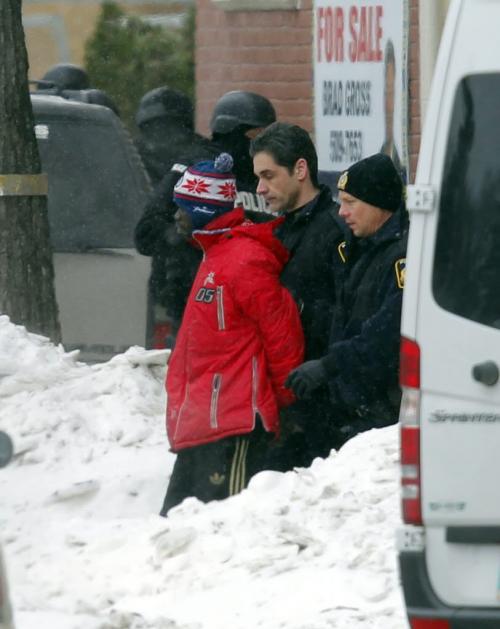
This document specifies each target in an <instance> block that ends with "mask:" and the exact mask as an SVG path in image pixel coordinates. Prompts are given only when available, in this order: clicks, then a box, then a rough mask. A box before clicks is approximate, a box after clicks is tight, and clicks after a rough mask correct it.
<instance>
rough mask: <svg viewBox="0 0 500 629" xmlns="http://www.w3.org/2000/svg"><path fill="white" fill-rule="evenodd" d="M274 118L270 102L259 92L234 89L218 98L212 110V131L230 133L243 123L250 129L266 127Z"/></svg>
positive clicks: (274, 113) (274, 114)
mask: <svg viewBox="0 0 500 629" xmlns="http://www.w3.org/2000/svg"><path fill="white" fill-rule="evenodd" d="M275 120H276V112H275V111H274V107H273V106H272V104H271V102H270V101H269V100H268V99H267V98H266V97H265V96H261V95H260V94H255V93H254V92H243V91H240V90H235V91H233V92H227V93H226V94H224V95H223V96H221V97H220V98H219V100H218V101H217V103H216V104H215V107H214V110H213V112H212V119H211V120H210V128H211V130H212V133H221V134H226V133H231V131H233V130H234V129H235V128H236V127H238V126H240V125H244V126H247V127H249V128H250V129H255V128H257V127H267V126H268V125H270V124H271V123H272V122H275Z"/></svg>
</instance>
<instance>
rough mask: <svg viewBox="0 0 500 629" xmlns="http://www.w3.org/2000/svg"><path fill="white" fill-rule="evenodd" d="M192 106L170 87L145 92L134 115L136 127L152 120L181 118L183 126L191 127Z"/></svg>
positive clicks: (186, 97) (183, 95)
mask: <svg viewBox="0 0 500 629" xmlns="http://www.w3.org/2000/svg"><path fill="white" fill-rule="evenodd" d="M193 116H194V112H193V105H192V103H191V100H190V99H189V97H188V96H186V95H185V94H183V93H182V92H179V91H178V90H174V89H172V88H170V87H166V86H163V87H156V88H155V89H153V90H150V91H149V92H146V94H144V96H143V97H142V98H141V100H140V102H139V108H138V109H137V113H136V115H135V122H136V124H137V126H139V127H140V126H141V125H142V124H144V123H145V122H149V121H150V120H153V119H154V118H181V119H182V120H183V122H184V124H185V125H187V126H190V127H192V126H193Z"/></svg>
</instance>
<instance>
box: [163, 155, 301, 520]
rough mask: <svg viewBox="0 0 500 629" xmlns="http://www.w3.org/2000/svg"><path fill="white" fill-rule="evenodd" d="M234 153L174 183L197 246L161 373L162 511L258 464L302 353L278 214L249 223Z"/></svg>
mask: <svg viewBox="0 0 500 629" xmlns="http://www.w3.org/2000/svg"><path fill="white" fill-rule="evenodd" d="M232 165H233V161H232V158H231V156H230V155H228V154H227V153H222V154H221V155H220V156H219V157H218V158H217V159H216V160H215V161H206V162H200V163H198V164H195V165H194V166H191V167H189V168H188V169H187V170H186V172H185V173H184V175H183V176H182V178H181V179H180V180H179V182H178V183H177V185H176V186H175V191H174V200H175V203H176V204H177V206H178V208H179V209H178V210H177V213H176V215H175V220H176V225H177V229H178V231H179V233H180V234H182V235H183V236H184V237H186V238H190V239H191V240H192V242H193V244H194V245H195V246H198V247H200V248H201V249H202V251H203V260H202V262H201V265H200V268H199V270H198V273H197V275H196V278H195V280H194V283H193V286H192V289H191V292H190V295H189V298H188V302H187V306H186V309H185V311H184V316H183V320H182V324H181V327H180V330H179V333H178V336H177V341H176V345H175V348H174V350H173V353H172V355H171V358H170V361H169V366H168V372H167V379H166V388H167V395H168V398H167V434H168V438H169V442H170V446H171V448H172V450H173V451H174V452H176V453H177V459H176V462H175V465H174V469H173V472H172V477H171V479H170V483H169V486H168V489H167V494H166V496H165V501H164V504H163V508H162V510H161V515H166V514H167V512H168V510H169V509H171V508H172V507H173V506H175V505H177V504H179V503H180V502H182V500H183V499H184V498H186V497H188V496H195V497H196V498H198V499H199V500H201V501H203V502H207V501H209V500H220V499H223V498H227V497H228V496H230V495H233V494H235V493H238V492H239V491H241V490H242V489H243V488H244V487H246V485H247V483H248V480H249V479H250V478H251V476H253V475H254V474H256V473H257V472H259V471H262V470H263V469H265V463H264V459H265V455H266V451H267V447H268V444H269V442H270V440H271V439H273V438H274V436H275V435H277V434H278V432H279V408H281V407H283V406H286V405H288V404H290V403H291V402H293V400H294V397H293V394H292V392H291V391H290V390H289V389H286V388H285V386H284V382H285V379H286V377H287V375H288V373H289V372H290V370H291V369H293V368H295V367H297V366H298V365H299V364H300V363H301V362H302V358H303V355H304V339H303V334H302V328H301V324H300V317H299V313H298V310H297V307H296V305H295V302H294V300H293V298H292V297H291V295H290V293H289V292H288V291H287V289H285V288H284V287H283V286H282V285H281V284H280V281H279V277H280V273H281V270H282V268H283V266H284V264H285V262H286V261H287V259H288V252H287V250H286V249H285V248H284V246H283V245H282V244H281V243H280V242H279V241H278V239H277V238H276V237H275V236H274V234H273V231H274V229H275V228H276V227H277V226H278V225H279V224H280V223H281V220H282V219H277V220H275V221H272V222H267V223H260V224H254V223H252V222H250V221H248V220H247V219H245V216H244V212H243V209H242V208H235V209H233V206H234V199H235V197H236V185H235V178H234V175H233V174H232V173H231V172H230V171H231V168H232Z"/></svg>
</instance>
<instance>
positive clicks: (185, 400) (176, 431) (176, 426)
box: [167, 384, 189, 440]
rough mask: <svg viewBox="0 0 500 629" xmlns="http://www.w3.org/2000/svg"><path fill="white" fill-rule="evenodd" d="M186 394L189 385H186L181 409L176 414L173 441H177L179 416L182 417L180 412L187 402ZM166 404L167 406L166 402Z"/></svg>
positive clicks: (179, 423)
mask: <svg viewBox="0 0 500 629" xmlns="http://www.w3.org/2000/svg"><path fill="white" fill-rule="evenodd" d="M188 393H189V384H186V391H185V392H184V399H183V400H182V404H181V407H180V409H179V412H178V413H177V423H176V425H175V431H174V440H175V439H177V433H178V432H179V426H180V425H181V415H182V411H183V410H184V407H185V406H186V402H187V400H188ZM167 404H168V400H167Z"/></svg>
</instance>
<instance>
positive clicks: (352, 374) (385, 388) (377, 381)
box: [323, 212, 408, 437]
mask: <svg viewBox="0 0 500 629" xmlns="http://www.w3.org/2000/svg"><path fill="white" fill-rule="evenodd" d="M407 227H408V225H407V219H406V214H405V215H402V214H401V213H400V212H397V213H395V214H394V215H393V216H391V217H390V218H389V220H388V221H386V223H384V224H383V225H382V227H381V228H380V229H379V230H378V231H377V232H376V233H375V234H374V235H373V236H370V237H368V238H362V239H357V238H355V237H352V236H351V237H350V238H349V239H348V240H347V242H346V243H343V244H342V245H340V246H339V247H338V251H337V253H336V255H335V257H334V268H335V272H336V274H337V277H338V278H339V280H340V281H338V282H337V305H336V308H335V316H334V318H333V322H332V327H331V331H330V339H329V349H328V354H327V356H326V357H324V358H323V364H324V366H325V369H326V371H327V373H328V375H329V390H330V397H331V400H332V404H333V406H334V409H335V412H334V415H335V416H334V418H333V419H334V421H335V422H336V423H337V424H340V425H343V426H344V429H343V430H344V432H345V433H346V435H347V436H348V437H350V436H353V435H354V434H356V433H357V432H361V431H362V430H367V429H369V428H374V427H380V426H386V425H389V424H392V423H395V422H396V421H397V420H398V413H399V404H400V398H401V392H400V389H399V385H398V374H399V344H400V320H401V305H402V298H403V286H404V274H405V264H406V258H405V256H406V246H407Z"/></svg>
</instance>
